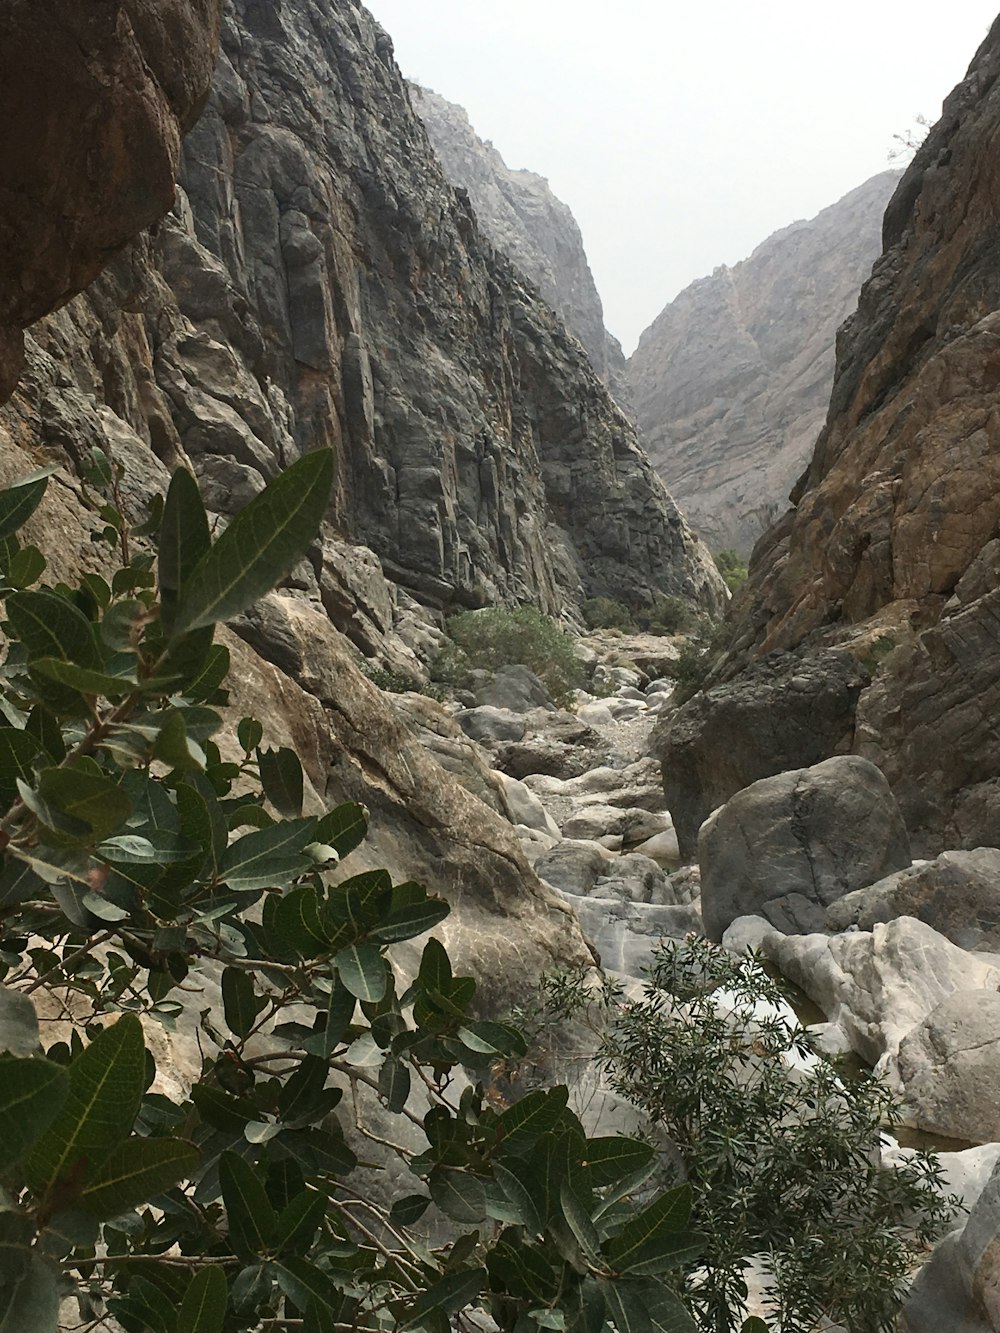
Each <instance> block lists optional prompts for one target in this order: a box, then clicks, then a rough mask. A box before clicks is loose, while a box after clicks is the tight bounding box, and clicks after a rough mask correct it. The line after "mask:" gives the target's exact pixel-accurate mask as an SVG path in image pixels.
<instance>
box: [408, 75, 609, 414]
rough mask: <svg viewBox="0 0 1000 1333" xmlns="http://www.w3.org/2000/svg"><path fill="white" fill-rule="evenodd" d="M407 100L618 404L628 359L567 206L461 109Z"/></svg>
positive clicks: (485, 222)
mask: <svg viewBox="0 0 1000 1333" xmlns="http://www.w3.org/2000/svg"><path fill="white" fill-rule="evenodd" d="M410 96H411V97H412V99H413V106H414V109H415V110H416V112H417V115H418V116H419V117H420V119H421V120H422V121H423V122H424V126H425V127H426V129H427V133H428V134H429V135H430V140H431V143H432V144H433V146H434V151H435V152H436V153H437V155H438V157H439V158H440V159H441V165H442V166H443V167H444V170H445V174H446V175H447V177H448V179H449V180H450V181H451V183H452V184H453V185H455V186H457V187H458V188H460V189H463V190H466V191H467V192H468V195H469V198H470V200H471V201H472V207H473V208H474V209H475V211H476V217H477V218H478V219H479V223H480V226H481V227H482V228H483V231H484V232H485V233H486V235H487V236H488V237H489V238H490V240H491V241H492V242H493V244H494V245H495V246H496V247H497V249H498V250H501V251H502V252H503V253H504V254H505V255H507V256H508V257H509V258H510V259H511V260H512V261H513V262H514V265H515V267H517V268H518V269H520V271H521V272H522V273H524V274H525V275H526V276H527V277H528V278H530V279H531V281H532V282H533V283H534V284H535V285H536V286H537V288H538V290H539V291H540V292H541V294H542V297H543V299H544V300H545V301H547V302H548V304H549V305H550V306H551V307H552V309H553V310H555V311H556V313H557V314H559V315H561V316H562V319H563V322H564V323H565V325H566V327H567V328H568V329H569V331H570V333H574V334H576V336H577V337H578V338H579V339H580V341H581V342H582V343H583V346H584V348H585V349H586V352H587V355H588V356H589V357H590V361H591V364H592V365H593V367H594V369H595V370H596V371H597V373H598V375H599V376H600V377H601V379H602V380H604V382H605V383H606V384H607V385H608V386H609V388H610V389H611V391H612V393H613V394H614V395H615V397H616V398H617V400H618V401H619V402H621V403H623V402H624V394H625V385H624V370H625V357H624V355H623V353H622V349H621V347H620V345H619V343H618V341H617V339H615V338H613V337H612V336H611V334H609V333H608V331H607V329H606V328H605V327H604V308H603V306H602V305H601V298H600V296H599V295H598V292H597V287H596V285H595V283H594V276H593V274H592V273H591V271H590V265H589V264H588V263H587V256H586V253H585V252H584V248H583V237H582V236H581V235H580V228H579V226H578V225H577V221H576V218H574V216H573V214H572V212H571V211H570V209H569V208H568V207H567V205H566V204H564V203H563V202H562V200H561V199H557V198H556V196H555V195H554V194H553V193H552V190H551V189H550V187H549V183H548V181H547V180H546V179H545V178H544V176H538V175H536V174H535V173H534V172H533V171H523V170H522V171H517V170H513V169H512V168H510V167H508V166H507V164H506V162H505V161H504V160H503V158H502V157H501V156H500V154H499V153H498V152H497V150H496V149H495V148H494V147H493V144H492V143H490V142H488V141H487V142H484V141H483V140H482V139H480V137H479V135H478V134H477V133H476V131H475V130H474V129H473V128H472V125H471V123H470V121H469V117H468V115H467V114H466V112H465V111H464V109H463V108H462V107H460V106H456V105H455V104H454V102H448V101H446V100H445V99H444V98H443V97H439V96H438V94H437V93H434V92H431V90H430V89H429V88H422V87H420V86H419V85H418V84H411V85H410Z"/></svg>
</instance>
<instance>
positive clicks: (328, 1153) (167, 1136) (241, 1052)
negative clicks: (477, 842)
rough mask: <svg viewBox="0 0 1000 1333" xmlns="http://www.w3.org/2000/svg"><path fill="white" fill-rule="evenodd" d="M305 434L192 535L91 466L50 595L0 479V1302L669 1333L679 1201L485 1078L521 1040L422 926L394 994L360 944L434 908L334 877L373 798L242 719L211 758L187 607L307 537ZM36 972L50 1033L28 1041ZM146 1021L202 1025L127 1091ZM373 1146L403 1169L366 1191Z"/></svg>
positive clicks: (316, 1328) (199, 1326) (199, 659)
mask: <svg viewBox="0 0 1000 1333" xmlns="http://www.w3.org/2000/svg"><path fill="white" fill-rule="evenodd" d="M330 460H331V456H330V454H329V453H327V452H326V451H319V452H316V453H312V454H308V455H307V456H306V457H304V458H303V459H301V460H300V461H299V462H298V463H296V464H295V465H293V466H292V467H290V468H288V469H287V470H286V471H285V472H284V473H283V474H282V475H281V476H280V477H279V478H278V479H277V480H276V481H274V482H273V483H271V484H270V485H269V486H268V487H267V488H266V489H265V490H264V491H263V492H262V494H261V495H259V496H257V497H256V498H255V499H254V500H253V501H252V502H251V504H250V505H249V506H248V507H247V509H246V510H244V511H243V512H242V513H241V514H239V515H238V516H237V517H236V518H235V519H234V520H233V521H232V522H231V523H230V524H229V526H228V527H227V528H226V530H225V531H224V532H223V534H222V535H221V536H220V537H219V538H218V540H216V541H213V540H212V536H211V533H210V530H209V524H208V520H207V517H206V514H205V510H204V507H203V505H202V501H201V497H200V495H199V493H198V489H197V486H196V484H195V483H194V481H193V480H192V478H191V477H190V475H189V474H188V473H186V472H178V473H177V474H176V475H175V476H174V478H173V480H172V481H171V484H170V489H169V492H168V494H167V496H166V500H165V502H157V503H156V504H155V505H154V507H153V509H152V511H151V515H150V520H149V522H148V523H147V524H145V525H143V526H142V527H140V528H137V529H135V530H133V531H131V532H130V531H129V529H128V526H127V524H126V522H125V519H124V517H123V515H122V514H121V512H120V510H119V508H118V506H117V503H116V495H117V491H116V476H115V474H114V472H113V470H109V469H108V468H107V467H105V466H104V465H103V464H102V465H100V466H98V467H97V468H96V469H95V470H94V472H93V473H92V475H91V476H90V477H89V478H88V480H89V482H90V484H91V485H92V486H93V487H94V488H95V489H97V490H99V491H103V492H104V494H103V496H102V498H101V500H100V503H99V504H98V505H97V506H96V508H97V509H98V511H99V514H100V519H101V523H102V525H103V526H102V529H101V530H100V531H99V532H98V533H97V534H96V539H97V540H98V541H99V542H106V543H107V544H108V545H109V546H110V547H111V548H113V550H114V551H115V552H116V553H117V557H118V559H117V565H118V567H117V569H116V570H115V572H114V574H113V576H112V577H111V578H110V580H105V579H104V578H102V577H100V576H99V575H96V574H93V573H88V574H86V575H84V576H83V577H82V579H80V581H79V583H78V584H77V585H76V586H74V587H71V586H69V585H67V584H63V583H59V584H56V585H55V586H51V587H49V586H44V585H43V586H40V587H39V586H35V585H37V584H38V580H39V579H40V578H41V577H42V576H43V574H44V571H45V557H44V554H43V553H42V552H41V551H39V550H38V549H37V548H35V547H32V546H23V547H22V546H21V545H20V543H19V540H18V537H17V533H18V531H19V529H20V528H21V526H22V525H23V523H24V522H25V520H26V519H27V518H28V517H30V515H31V513H32V512H33V510H34V509H35V508H36V507H37V505H38V504H39V502H40V501H41V499H42V495H43V493H44V490H45V485H46V475H45V474H44V473H42V474H36V475H34V476H32V477H29V478H26V479H25V480H24V481H23V482H21V483H20V484H18V485H16V486H14V487H11V488H10V489H8V490H7V491H4V492H0V576H2V585H0V597H2V598H3V601H4V609H5V614H6V622H5V624H4V630H5V632H6V635H7V644H6V657H5V662H4V672H3V675H2V677H0V706H2V711H3V714H4V720H5V723H6V725H4V726H3V727H0V831H2V841H0V979H2V982H3V984H2V985H0V1075H2V1076H0V1187H2V1190H3V1210H2V1219H0V1220H2V1234H3V1243H2V1245H0V1312H2V1313H0V1322H2V1325H3V1327H4V1328H7V1329H10V1330H11V1331H12V1333H13V1331H14V1330H18V1331H19V1333H20V1331H21V1330H23V1333H54V1331H55V1329H56V1327H57V1324H58V1319H59V1305H60V1301H61V1300H62V1299H64V1298H69V1297H74V1296H75V1298H76V1301H77V1303H78V1306H79V1314H80V1322H81V1325H82V1326H84V1327H86V1328H88V1329H97V1328H101V1327H106V1326H108V1324H109V1322H110V1321H111V1320H112V1319H113V1320H114V1321H117V1324H118V1325H120V1326H121V1327H123V1328H124V1329H125V1330H126V1331H127V1333H150V1330H153V1331H154V1333H223V1330H225V1333H238V1331H240V1330H246V1331H247V1333H251V1331H252V1333H258V1331H261V1330H264V1329H267V1330H274V1329H277V1330H292V1329H294V1330H302V1331H303V1333H328V1330H338V1331H339V1330H342V1329H352V1330H357V1331H358V1333H382V1331H384V1333H389V1330H394V1329H400V1330H401V1329H406V1330H421V1329H423V1330H427V1333H447V1329H448V1328H449V1326H450V1325H451V1324H452V1322H453V1320H458V1319H459V1318H460V1315H461V1312H462V1311H464V1310H469V1309H473V1308H475V1309H481V1310H484V1311H487V1312H488V1314H489V1316H490V1317H492V1319H493V1320H494V1321H495V1322H496V1324H497V1325H498V1326H499V1328H500V1329H502V1330H513V1329H515V1327H516V1328H517V1329H518V1330H525V1333H528V1331H530V1330H534V1329H555V1330H561V1329H566V1330H572V1329H580V1330H581V1331H582V1330H584V1329H587V1330H589V1329H595V1330H598V1329H601V1328H604V1327H606V1326H607V1323H608V1321H610V1320H613V1321H614V1323H615V1325H616V1326H617V1328H618V1329H619V1330H622V1329H625V1328H639V1327H642V1328H643V1329H650V1330H657V1331H658V1333H687V1331H689V1330H692V1329H693V1327H694V1326H693V1325H692V1323H691V1321H690V1318H689V1317H688V1316H687V1315H686V1314H685V1312H684V1309H683V1307H682V1305H681V1303H680V1301H679V1300H678V1298H677V1296H676V1295H675V1294H674V1293H673V1292H672V1290H671V1288H670V1287H669V1286H668V1285H667V1281H666V1280H667V1278H668V1275H669V1273H670V1272H671V1271H672V1270H673V1269H674V1268H676V1267H677V1266H678V1264H680V1263H681V1262H684V1261H686V1260H687V1259H689V1258H690V1256H691V1255H692V1254H693V1253H694V1252H695V1249H696V1241H695V1240H694V1238H693V1237H692V1235H691V1234H690V1232H689V1230H688V1225H687V1222H688V1213H689V1210H690V1209H689V1203H690V1200H689V1192H688V1191H687V1190H685V1189H681V1188H672V1189H670V1190H668V1191H666V1192H661V1193H660V1194H658V1195H657V1196H656V1197H654V1198H652V1199H651V1201H650V1202H648V1203H645V1204H644V1205H643V1206H639V1205H637V1204H636V1203H635V1202H634V1201H633V1200H632V1193H633V1191H634V1190H636V1189H637V1188H638V1187H639V1185H640V1184H641V1183H642V1181H643V1180H644V1179H647V1178H648V1177H649V1176H650V1174H651V1173H652V1171H653V1169H654V1166H655V1154H654V1152H653V1150H652V1148H651V1147H650V1146H649V1145H647V1144H645V1143H643V1142H640V1141H637V1140H634V1139H626V1138H620V1137H619V1138H607V1137H604V1138H591V1137H588V1136H587V1135H586V1133H585V1132H584V1129H583V1127H582V1125H581V1123H580V1121H579V1120H578V1119H577V1117H576V1116H574V1115H573V1114H572V1113H571V1112H570V1111H569V1110H568V1109H567V1100H568V1093H567V1090H566V1088H565V1087H541V1088H538V1089H536V1090H534V1091H533V1092H531V1093H530V1094H529V1095H527V1096H525V1097H523V1098H522V1099H521V1100H519V1101H516V1102H514V1103H513V1104H510V1103H509V1102H508V1101H506V1100H505V1099H504V1098H503V1097H501V1095H500V1094H499V1091H498V1090H496V1089H495V1088H491V1089H489V1090H488V1089H487V1086H486V1081H487V1080H488V1078H489V1076H490V1071H491V1069H492V1067H493V1065H494V1063H495V1062H496V1061H498V1060H501V1059H508V1060H510V1059H517V1058H519V1057H521V1056H523V1054H524V1051H525V1043H524V1040H523V1038H522V1037H521V1035H520V1034H519V1033H518V1032H517V1031H516V1030H515V1029H514V1028H513V1027H511V1026H510V1025H507V1024H503V1023H498V1022H492V1021H487V1020H484V1019H483V1018H482V1017H481V1015H480V1014H479V1013H478V1012H477V1009H476V1002H475V992H476V985H475V982H474V980H473V979H472V978H471V977H465V976H456V975H455V974H454V972H453V969H452V964H451V960H450V959H449V957H448V954H447V952H446V950H445V948H444V946H443V945H442V944H441V943H440V942H439V941H438V940H437V939H436V938H434V937H431V938H430V939H429V940H427V942H426V943H425V944H424V946H423V949H422V951H421V952H420V954H419V961H418V962H417V961H416V960H415V957H413V958H412V966H411V975H412V981H411V982H410V984H408V985H406V984H405V983H404V984H401V983H400V982H399V981H398V977H399V976H400V975H401V973H400V969H399V967H398V966H397V967H396V968H393V967H392V966H391V965H390V961H389V959H388V957H387V954H388V952H389V951H390V950H391V949H392V948H393V947H394V946H395V945H396V944H399V943H402V942H408V941H412V940H416V939H418V938H419V937H420V936H423V935H426V933H427V932H428V931H430V930H432V929H434V928H435V927H436V926H438V925H439V924H440V923H441V922H442V921H443V920H444V919H445V918H446V916H447V915H448V911H449V909H448V905H447V904H446V903H445V902H443V901H442V900H441V899H440V898H438V897H436V896H435V895H433V894H432V893H428V892H427V891H426V890H425V889H424V888H423V887H421V886H420V885H417V884H414V883H409V882H407V883H403V884H395V885H394V884H393V883H392V881H391V879H390V876H389V875H388V874H387V873H386V872H385V871H381V870H375V871H366V872H362V873H359V874H354V875H350V876H348V877H346V878H344V877H343V875H342V872H341V877H340V878H339V879H338V878H335V877H334V872H335V871H336V868H337V864H338V862H339V861H340V860H342V859H343V858H344V857H346V856H347V855H348V854H349V853H350V852H351V851H352V850H353V849H354V848H355V847H357V846H358V844H359V843H360V842H361V841H362V840H363V838H364V836H365V832H366V825H367V817H366V812H365V811H364V809H363V808H362V807H361V806H359V805H357V804H346V805H340V806H338V807H336V808H335V809H332V810H328V811H326V812H325V813H323V814H321V815H306V814H305V813H304V812H303V790H304V781H303V772H302V768H301V765H300V763H299V760H298V758H297V756H296V755H295V753H294V752H293V751H291V750H290V749H287V748H278V749H274V748H263V742H264V728H263V726H262V725H261V723H260V722H258V721H257V720H256V719H254V718H244V719H243V720H242V721H241V722H239V724H238V726H237V728H236V743H235V745H232V746H231V747H230V749H229V753H230V754H231V755H233V756H234V757H233V758H230V759H227V758H224V755H223V749H222V748H221V747H220V743H219V739H218V738H220V737H221V736H222V733H223V730H224V726H225V723H224V719H223V716H222V714H221V713H220V712H219V711H218V710H219V708H220V707H222V706H223V705H224V704H225V703H226V699H227V696H226V692H225V682H226V678H227V673H228V670H229V655H228V652H227V650H226V649H225V647H224V646H222V645H220V644H216V643H214V642H213V639H214V631H215V625H216V623H217V622H218V621H220V620H223V619H225V618H228V617H232V616H235V615H237V614H238V613H239V612H240V611H241V610H243V609H245V608H247V607H248V606H249V605H250V604H251V603H252V602H254V601H255V600H256V599H257V598H259V597H260V596H261V595H262V594H263V593H265V592H266V591H268V590H269V589H270V587H272V586H273V584H274V583H275V582H276V581H277V580H279V579H280V578H281V577H283V576H284V575H285V574H286V573H287V572H288V571H289V570H290V569H291V568H292V567H293V566H294V565H295V563H296V562H297V561H298V560H299V559H301V557H302V556H303V554H304V552H305V551H306V549H307V547H308V546H309V544H310V542H311V540H312V538H313V536H314V534H315V532H316V529H317V527H318V525H319V522H320V519H321V517H322V514H323V512H324V511H325V508H326V505H327V502H328V496H329V491H330V483H331V463H330ZM53 470H54V469H48V471H49V472H51V471H53ZM151 543H155V546H153V545H151ZM411 947H412V946H411ZM195 969H198V971H195ZM414 973H415V974H414ZM206 976H207V977H208V979H209V980H212V981H217V982H218V983H219V986H220V990H221V1006H220V1007H218V1008H216V1009H212V1008H211V1007H207V1006H206V1003H205V979H206ZM36 995H38V996H41V997H45V999H46V1005H47V1009H48V1012H49V1014H50V1015H51V1014H53V1013H55V1014H57V1015H59V1016H60V1017H62V1018H63V1019H65V1020H68V1023H69V1026H70V1036H69V1039H68V1040H67V1041H56V1042H51V1041H50V1042H49V1044H48V1047H47V1049H45V1050H44V1051H43V1050H42V1047H41V1041H40V1030H39V1025H38V1021H37V1017H36V1014H35V1011H34V1007H33V997H34V996H36ZM109 1020H113V1021H109ZM140 1020H142V1021H140ZM157 1024H160V1025H162V1026H163V1027H165V1028H167V1029H173V1028H180V1029H181V1030H182V1031H184V1032H185V1033H186V1035H187V1036H188V1037H189V1038H196V1039H197V1042H198V1046H199V1050H200V1053H201V1063H200V1069H199V1070H198V1073H197V1076H196V1078H195V1081H194V1085H193V1087H192V1088H191V1090H190V1093H189V1094H188V1095H186V1096H185V1095H179V1094H177V1093H174V1094H173V1095H169V1094H168V1093H167V1092H152V1091H151V1090H150V1088H151V1086H152V1082H153V1078H154V1076H155V1074H156V1072H157V1069H156V1058H155V1056H154V1053H153V1051H152V1050H150V1049H148V1048H147V1045H146V1033H147V1032H148V1031H149V1029H150V1028H151V1027H155V1025H157ZM154 1045H155V1043H154ZM168 1086H170V1084H169V1083H168ZM345 1093H346V1094H348V1095H345ZM411 1093H412V1095H411ZM366 1099H367V1110H366ZM370 1111H374V1112H375V1113H376V1117H375V1118H376V1121H377V1123H378V1126H379V1129H378V1132H376V1131H375V1130H374V1129H372V1128H370V1127H369V1125H368V1124H367V1123H366V1121H367V1117H368V1113H369V1112H370ZM344 1114H346V1115H349V1116H350V1117H351V1120H352V1122H353V1134H354V1137H353V1140H352V1141H349V1140H348V1137H347V1135H346V1134H345V1128H344V1125H343V1123H342V1121H341V1115H344ZM386 1126H388V1128H386ZM362 1145H363V1146H364V1148H365V1154H364V1155H365V1158H366V1159H367V1160H366V1161H365V1162H364V1163H363V1165H364V1167H365V1168H366V1169H365V1170H364V1171H358V1170H356V1168H357V1167H358V1166H359V1165H362V1164H361V1163H359V1159H358V1157H357V1155H356V1150H357V1149H358V1148H359V1147H361V1146H362ZM373 1157H375V1158H378V1157H381V1159H382V1161H383V1163H385V1162H386V1161H387V1160H389V1159H391V1158H400V1159H402V1162H403V1164H404V1165H405V1168H406V1169H407V1170H408V1171H409V1174H410V1176H411V1177H412V1186H411V1187H410V1190H409V1192H407V1191H406V1189H405V1188H404V1191H403V1192H402V1193H401V1194H400V1195H399V1197H397V1198H396V1200H395V1202H394V1203H393V1204H392V1205H391V1207H390V1206H389V1205H388V1204H387V1203H385V1202H384V1199H385V1194H386V1189H385V1187H384V1186H383V1187H382V1188H381V1189H380V1188H379V1186H378V1182H377V1176H376V1181H375V1184H374V1185H373V1184H372V1171H373V1170H375V1171H376V1172H377V1170H378V1161H377V1160H376V1161H372V1160H371V1159H372V1158H373ZM425 1214H427V1215H428V1217H429V1218H430V1219H431V1221H432V1223H433V1225H432V1226H431V1227H430V1229H429V1231H427V1232H423V1231H421V1225H422V1224H421V1219H422V1218H423V1217H424V1216H425ZM442 1230H444V1232H445V1234H446V1239H445V1240H444V1241H441V1240H440V1239H438V1240H437V1241H436V1242H435V1241H432V1240H430V1239H429V1238H428V1237H429V1236H438V1237H440V1235H441V1233H442ZM460 1326H461V1327H464V1326H465V1325H464V1324H463V1325H460Z"/></svg>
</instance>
